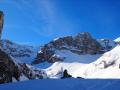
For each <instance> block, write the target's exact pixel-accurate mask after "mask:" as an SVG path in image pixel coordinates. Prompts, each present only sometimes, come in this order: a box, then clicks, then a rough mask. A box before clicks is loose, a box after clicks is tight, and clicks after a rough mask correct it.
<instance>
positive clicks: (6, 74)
mask: <svg viewBox="0 0 120 90" xmlns="http://www.w3.org/2000/svg"><path fill="white" fill-rule="evenodd" d="M12 77H14V78H16V80H19V77H20V71H19V68H18V66H17V65H16V64H15V62H13V60H12V58H11V57H10V56H9V55H7V54H6V53H5V52H4V51H2V50H1V49H0V83H8V82H12Z"/></svg>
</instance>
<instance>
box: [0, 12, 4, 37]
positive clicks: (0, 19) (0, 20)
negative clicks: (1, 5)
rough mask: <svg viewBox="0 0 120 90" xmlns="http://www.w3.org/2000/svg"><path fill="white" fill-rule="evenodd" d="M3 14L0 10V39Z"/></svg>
mask: <svg viewBox="0 0 120 90" xmlns="http://www.w3.org/2000/svg"><path fill="white" fill-rule="evenodd" d="M3 16H4V15H3V12H2V11H0V39H1V36H2V28H3V21H4V19H3Z"/></svg>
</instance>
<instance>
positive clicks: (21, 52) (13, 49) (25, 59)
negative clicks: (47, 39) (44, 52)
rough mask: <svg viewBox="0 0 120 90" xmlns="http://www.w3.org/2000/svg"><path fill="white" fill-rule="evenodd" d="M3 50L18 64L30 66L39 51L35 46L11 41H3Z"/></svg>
mask: <svg viewBox="0 0 120 90" xmlns="http://www.w3.org/2000/svg"><path fill="white" fill-rule="evenodd" d="M1 47H2V49H3V50H4V51H5V52H6V53H7V54H8V55H10V56H12V57H14V59H15V60H16V61H18V62H22V63H28V64H30V63H31V62H32V60H34V58H35V57H36V56H37V51H38V49H37V48H36V47H33V46H27V45H19V44H16V43H13V42H11V41H10V40H1Z"/></svg>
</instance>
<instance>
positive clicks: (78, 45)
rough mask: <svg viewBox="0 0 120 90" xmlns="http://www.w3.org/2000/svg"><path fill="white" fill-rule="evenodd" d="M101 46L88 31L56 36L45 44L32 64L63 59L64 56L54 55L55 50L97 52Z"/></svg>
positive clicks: (80, 52) (79, 52) (83, 52)
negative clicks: (60, 36) (55, 38)
mask: <svg viewBox="0 0 120 90" xmlns="http://www.w3.org/2000/svg"><path fill="white" fill-rule="evenodd" d="M101 48H102V46H101V45H100V43H98V42H97V40H95V39H94V38H92V36H91V35H90V34H89V33H88V32H85V33H79V34H78V35H76V36H74V37H73V36H67V37H63V38H58V39H57V40H54V41H51V42H50V43H48V44H45V45H44V46H43V47H42V49H41V51H40V52H39V53H38V55H37V58H36V59H35V61H34V62H33V63H32V64H38V63H40V62H44V61H48V62H56V61H63V60H64V58H59V57H57V56H55V51H56V50H69V51H71V52H73V53H76V54H79V55H82V54H96V53H99V51H100V50H101Z"/></svg>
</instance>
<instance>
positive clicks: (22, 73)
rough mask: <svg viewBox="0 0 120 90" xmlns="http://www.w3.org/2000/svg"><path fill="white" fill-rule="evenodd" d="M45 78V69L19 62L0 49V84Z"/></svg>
mask: <svg viewBox="0 0 120 90" xmlns="http://www.w3.org/2000/svg"><path fill="white" fill-rule="evenodd" d="M43 78H46V73H45V72H44V71H43V70H41V69H37V68H33V67H32V66H29V65H27V64H25V63H24V64H22V63H17V62H16V61H15V60H14V59H13V58H12V57H11V56H9V55H8V54H6V52H4V51H3V49H0V84H1V83H8V82H14V81H23V80H32V79H43Z"/></svg>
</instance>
